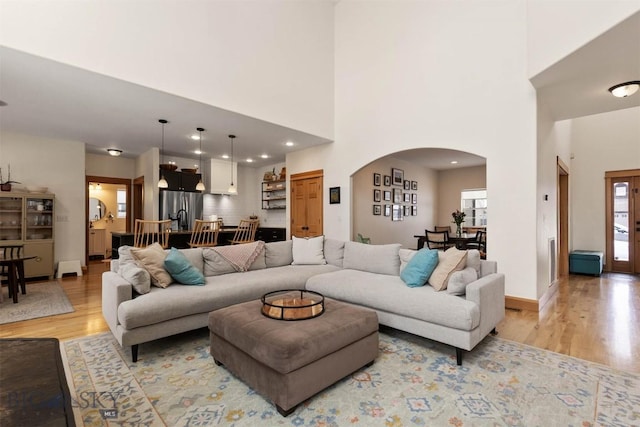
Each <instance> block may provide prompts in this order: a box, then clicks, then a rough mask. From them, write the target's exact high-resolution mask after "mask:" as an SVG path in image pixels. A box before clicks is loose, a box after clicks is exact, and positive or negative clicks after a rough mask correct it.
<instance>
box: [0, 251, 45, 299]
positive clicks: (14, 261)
mask: <svg viewBox="0 0 640 427" xmlns="http://www.w3.org/2000/svg"><path fill="white" fill-rule="evenodd" d="M34 258H36V256H35V255H22V254H20V255H18V254H8V255H6V256H4V257H2V258H0V266H6V267H7V285H8V287H9V297H13V302H14V304H15V303H17V302H18V292H19V290H20V288H22V294H23V295H24V294H26V284H25V281H24V262H25V261H27V260H29V259H34Z"/></svg>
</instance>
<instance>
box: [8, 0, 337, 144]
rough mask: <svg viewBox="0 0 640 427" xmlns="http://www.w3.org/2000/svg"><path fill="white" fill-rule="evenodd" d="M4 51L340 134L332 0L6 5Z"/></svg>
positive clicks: (24, 0) (27, 1)
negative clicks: (336, 130)
mask: <svg viewBox="0 0 640 427" xmlns="http://www.w3.org/2000/svg"><path fill="white" fill-rule="evenodd" d="M0 44H2V45H4V46H7V47H11V48H14V49H18V50H22V51H25V52H28V53H31V54H35V55H39V56H42V57H45V58H50V59H53V60H56V61H60V62H63V63H66V64H70V65H75V66H77V67H80V68H83V69H87V70H90V71H95V72H98V73H101V74H105V75H108V76H112V77H116V78H120V79H123V80H126V81H129V82H133V83H137V84H140V85H143V86H147V87H151V88H154V89H158V90H162V91H164V92H167V93H171V94H177V95H180V96H183V97H185V98H189V99H192V100H196V101H200V102H203V103H205V104H210V105H214V106H216V107H220V108H224V109H226V110H229V111H235V112H241V113H242V114H244V115H247V116H251V117H256V118H259V119H262V120H266V121H269V122H272V123H276V124H280V125H283V126H287V127H290V128H293V129H298V130H303V131H306V132H308V133H311V134H315V135H319V136H323V137H326V138H329V139H331V138H332V135H333V2H330V1H320V0H315V1H304V2H294V1H268V2H265V1H259V0H252V1H251V0H250V1H233V0H227V1H206V0H193V1H189V2H184V1H180V0H155V1H148V0H137V1H126V2H122V1H100V0H89V1H82V2H77V1H66V0H47V1H42V0H20V1H11V0H3V2H2V13H1V14H0Z"/></svg>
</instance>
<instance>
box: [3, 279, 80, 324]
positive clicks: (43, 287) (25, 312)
mask: <svg viewBox="0 0 640 427" xmlns="http://www.w3.org/2000/svg"><path fill="white" fill-rule="evenodd" d="M0 291H1V292H2V293H3V296H4V301H2V302H1V303H0V324H3V323H13V322H20V321H22V320H29V319H36V318H38V317H47V316H55V315H57V314H64V313H71V312H73V311H74V309H73V305H71V302H69V298H67V295H66V294H65V293H64V289H62V286H60V284H59V283H58V282H56V281H55V280H52V281H49V282H35V283H27V285H26V291H27V293H26V294H24V295H23V294H22V293H21V292H20V293H18V302H17V303H14V302H13V298H9V289H8V288H7V287H6V286H3V287H2V289H1V290H0Z"/></svg>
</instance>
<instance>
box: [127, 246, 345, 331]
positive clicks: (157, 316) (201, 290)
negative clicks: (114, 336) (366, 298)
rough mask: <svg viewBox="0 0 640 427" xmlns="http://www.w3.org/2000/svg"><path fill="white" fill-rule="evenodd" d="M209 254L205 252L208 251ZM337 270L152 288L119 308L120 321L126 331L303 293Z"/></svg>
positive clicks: (283, 270)
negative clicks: (269, 296) (280, 293)
mask: <svg viewBox="0 0 640 427" xmlns="http://www.w3.org/2000/svg"><path fill="white" fill-rule="evenodd" d="M205 252H206V251H205ZM336 270H338V268H337V267H335V266H333V265H301V266H292V265H287V266H284V267H274V268H270V269H269V272H268V274H265V272H264V271H262V270H254V271H247V272H244V273H235V272H234V273H232V274H226V275H218V276H208V277H205V285H204V286H169V287H168V288H166V289H159V288H156V287H152V288H151V292H149V293H148V294H145V295H141V296H139V297H138V298H134V299H132V300H128V301H124V302H123V303H121V304H120V305H119V306H118V321H119V322H120V323H121V324H122V327H123V328H125V329H129V330H130V329H135V328H139V327H141V326H147V325H154V324H157V323H161V322H164V321H167V320H172V319H179V318H181V317H185V316H191V315H195V314H204V313H209V312H211V311H213V310H216V309H218V308H222V307H227V306H230V305H233V304H238V303H241V302H246V301H251V300H256V299H260V297H262V295H264V294H265V293H267V292H272V291H277V290H280V289H304V284H305V283H306V281H307V279H308V278H309V277H311V276H314V275H318V274H321V273H326V272H331V271H336Z"/></svg>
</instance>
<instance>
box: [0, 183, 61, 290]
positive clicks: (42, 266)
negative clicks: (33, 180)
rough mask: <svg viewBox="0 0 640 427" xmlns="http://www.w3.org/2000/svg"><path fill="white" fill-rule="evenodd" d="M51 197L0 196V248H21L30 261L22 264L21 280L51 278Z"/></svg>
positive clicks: (53, 224)
mask: <svg viewBox="0 0 640 427" xmlns="http://www.w3.org/2000/svg"><path fill="white" fill-rule="evenodd" d="M54 208H55V196H54V195H53V194H43V193H19V192H2V193H0V245H3V244H6V245H22V246H23V252H24V254H25V255H27V256H34V257H35V258H34V259H31V260H27V261H25V263H24V276H25V278H32V277H44V276H47V277H49V278H51V277H53V273H54V268H53V267H54V253H53V248H54V237H55V236H54V229H55V209H54Z"/></svg>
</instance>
